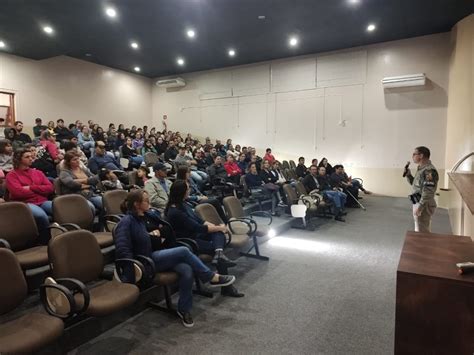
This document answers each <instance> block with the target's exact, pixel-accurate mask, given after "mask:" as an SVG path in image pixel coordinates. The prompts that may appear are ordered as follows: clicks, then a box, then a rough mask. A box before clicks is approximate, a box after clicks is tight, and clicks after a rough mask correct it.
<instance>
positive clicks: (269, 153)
mask: <svg viewBox="0 0 474 355" xmlns="http://www.w3.org/2000/svg"><path fill="white" fill-rule="evenodd" d="M265 152H266V153H265V156H264V157H263V160H264V161H265V160H266V161H268V162H269V163H270V166H272V165H273V162H274V161H275V157H274V156H273V154H272V150H271V149H270V148H267V150H266V151H265Z"/></svg>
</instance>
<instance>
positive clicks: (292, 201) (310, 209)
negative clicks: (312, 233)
mask: <svg viewBox="0 0 474 355" xmlns="http://www.w3.org/2000/svg"><path fill="white" fill-rule="evenodd" d="M283 191H284V192H285V195H286V200H287V203H288V206H289V207H290V210H292V206H293V205H298V204H300V205H305V206H306V210H305V211H306V217H305V219H304V221H303V224H302V225H299V224H296V223H292V225H291V226H292V228H298V229H306V228H307V227H308V228H309V229H311V230H314V228H315V227H314V226H313V225H312V224H308V223H307V220H310V219H311V216H312V215H315V214H316V212H317V209H318V207H317V206H316V205H314V204H311V203H309V201H305V199H304V197H298V195H297V194H296V191H295V190H294V189H293V187H292V186H291V185H290V184H285V185H283ZM292 215H293V214H292ZM297 218H302V217H301V216H300V215H298V216H297Z"/></svg>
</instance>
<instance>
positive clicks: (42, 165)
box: [23, 144, 61, 181]
mask: <svg viewBox="0 0 474 355" xmlns="http://www.w3.org/2000/svg"><path fill="white" fill-rule="evenodd" d="M23 148H24V149H26V150H29V151H30V152H31V159H32V160H33V163H32V164H31V167H32V168H35V169H38V170H40V171H42V172H43V174H44V175H46V177H47V178H48V179H49V180H51V181H53V180H54V179H55V178H57V177H58V169H57V165H56V164H55V163H54V161H53V158H51V155H49V153H48V152H47V151H46V148H45V147H43V146H42V145H40V146H38V147H35V146H33V145H30V144H27V145H25V146H24V147H23ZM59 164H61V163H59ZM59 166H60V165H59Z"/></svg>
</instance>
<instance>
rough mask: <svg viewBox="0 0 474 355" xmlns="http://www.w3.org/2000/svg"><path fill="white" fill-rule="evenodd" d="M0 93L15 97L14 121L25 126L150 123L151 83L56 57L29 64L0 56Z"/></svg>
mask: <svg viewBox="0 0 474 355" xmlns="http://www.w3.org/2000/svg"><path fill="white" fill-rule="evenodd" d="M0 90H2V91H3V90H5V91H11V92H14V93H15V94H16V112H17V120H21V121H23V122H24V123H25V125H27V126H32V125H33V124H34V119H35V118H36V117H41V118H43V122H45V121H49V120H53V121H56V120H57V119H58V118H63V119H64V121H65V122H66V123H71V122H74V121H75V120H78V119H79V120H82V121H87V120H89V119H92V120H93V121H94V122H96V123H99V124H101V125H103V126H104V127H108V124H109V122H114V123H124V124H127V125H132V124H137V123H139V124H150V123H151V80H150V79H148V78H144V77H141V76H138V75H133V74H130V73H126V72H124V71H120V70H115V69H111V68H108V67H104V66H101V65H97V64H93V63H89V62H86V61H81V60H77V59H74V58H70V57H66V56H60V57H54V58H50V59H46V60H40V61H36V60H30V59H26V58H22V57H18V56H13V55H8V54H4V53H0Z"/></svg>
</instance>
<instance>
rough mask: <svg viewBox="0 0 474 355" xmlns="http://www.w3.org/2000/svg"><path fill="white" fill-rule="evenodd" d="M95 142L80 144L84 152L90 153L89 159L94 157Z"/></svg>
mask: <svg viewBox="0 0 474 355" xmlns="http://www.w3.org/2000/svg"><path fill="white" fill-rule="evenodd" d="M94 148H95V142H84V143H82V147H81V149H82V150H84V151H86V150H88V151H89V152H90V153H91V157H92V156H94Z"/></svg>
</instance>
